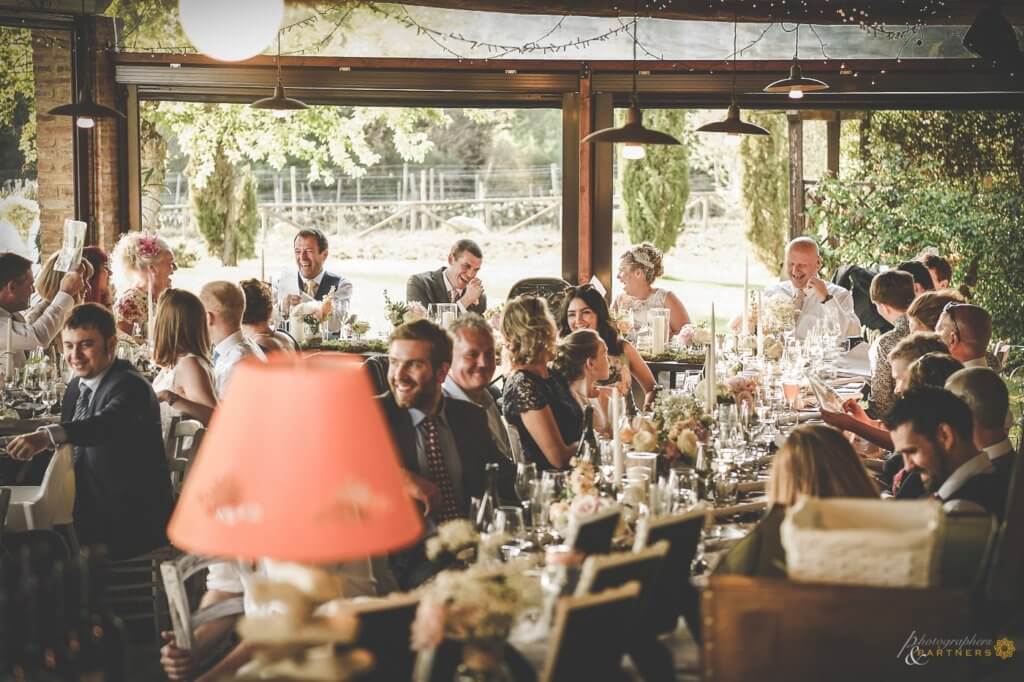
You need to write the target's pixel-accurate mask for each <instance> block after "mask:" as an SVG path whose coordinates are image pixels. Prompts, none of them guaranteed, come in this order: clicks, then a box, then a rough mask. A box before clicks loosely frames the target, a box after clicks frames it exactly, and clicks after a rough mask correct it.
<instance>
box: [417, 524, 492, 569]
mask: <svg viewBox="0 0 1024 682" xmlns="http://www.w3.org/2000/svg"><path fill="white" fill-rule="evenodd" d="M479 543H480V534H479V533H477V532H476V528H474V527H473V523H472V522H471V521H469V520H467V519H453V520H451V521H446V522H444V523H442V524H441V525H440V526H438V528H437V534H436V535H434V536H433V537H431V538H429V539H427V546H426V551H427V558H428V559H430V560H431V561H437V562H439V563H442V564H445V565H447V564H462V565H464V566H468V565H469V564H471V563H473V562H474V561H475V560H476V556H477V545H478V544H479Z"/></svg>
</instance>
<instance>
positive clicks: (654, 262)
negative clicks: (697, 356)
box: [612, 242, 690, 336]
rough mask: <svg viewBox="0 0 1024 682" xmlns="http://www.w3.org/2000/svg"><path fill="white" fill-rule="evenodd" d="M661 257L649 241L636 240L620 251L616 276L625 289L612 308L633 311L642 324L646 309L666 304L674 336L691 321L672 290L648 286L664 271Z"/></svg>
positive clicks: (626, 311) (661, 306)
mask: <svg viewBox="0 0 1024 682" xmlns="http://www.w3.org/2000/svg"><path fill="white" fill-rule="evenodd" d="M661 259H662V255H661V251H660V250H659V249H658V248H657V247H656V246H654V245H653V244H649V243H648V242H644V243H642V244H637V245H636V246H634V247H633V248H631V249H630V250H628V251H626V253H624V254H622V258H621V260H620V261H619V275H618V280H619V281H620V282H621V283H622V287H623V289H624V290H625V291H624V293H622V294H620V295H619V297H618V298H617V299H615V303H614V304H613V305H612V309H613V310H615V311H616V312H619V313H621V314H623V315H626V314H629V313H632V315H633V319H634V320H636V321H637V322H638V323H639V326H643V325H644V324H645V323H646V322H647V311H648V310H650V309H651V308H668V309H669V315H670V316H669V321H668V324H669V327H670V330H671V336H675V335H676V334H678V333H679V330H680V329H682V328H683V325H685V324H689V323H690V314H689V313H687V312H686V308H685V307H684V306H683V303H682V301H680V300H679V299H678V298H677V297H676V295H675V294H673V293H672V292H671V291H669V290H668V289H656V288H654V287H653V286H651V285H652V284H654V280H656V279H657V278H658V277H661V276H662V275H663V274H664V273H665V268H664V267H663V266H662V264H661Z"/></svg>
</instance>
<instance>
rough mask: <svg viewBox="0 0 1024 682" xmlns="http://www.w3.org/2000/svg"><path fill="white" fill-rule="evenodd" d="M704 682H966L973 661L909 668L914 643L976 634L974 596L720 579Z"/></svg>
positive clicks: (706, 625) (708, 623)
mask: <svg viewBox="0 0 1024 682" xmlns="http://www.w3.org/2000/svg"><path fill="white" fill-rule="evenodd" d="M702 611H703V612H702V618H703V621H704V622H703V631H704V641H703V655H702V662H701V663H702V667H703V675H702V679H704V680H706V681H711V680H714V681H715V682H732V681H734V680H735V681H743V682H745V681H747V680H752V679H757V680H759V682H776V681H779V682H790V681H791V680H841V681H845V680H849V681H851V682H853V681H857V682H861V681H862V680H905V679H927V680H929V682H930V681H931V680H963V679H966V677H967V665H968V661H971V660H972V659H971V658H965V657H957V656H943V657H942V658H941V659H940V658H937V657H933V658H931V659H929V661H928V663H927V664H926V665H914V664H913V663H912V662H911V663H910V664H908V662H907V661H908V658H907V655H908V653H909V646H908V640H909V638H910V637H912V636H913V635H914V634H915V633H917V635H918V636H926V637H928V638H951V639H960V638H963V637H965V636H967V635H968V634H969V633H971V632H973V630H972V628H971V621H970V614H969V596H968V592H967V591H965V590H933V589H909V588H908V589H903V588H898V589H897V588H877V587H847V586H835V585H820V584H812V583H798V582H791V581H788V580H778V579H769V578H748V577H745V576H711V578H710V581H709V585H708V589H706V590H705V591H704V594H703V609H702Z"/></svg>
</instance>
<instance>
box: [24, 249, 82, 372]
mask: <svg viewBox="0 0 1024 682" xmlns="http://www.w3.org/2000/svg"><path fill="white" fill-rule="evenodd" d="M59 257H60V252H59V251H58V252H56V253H54V254H52V255H51V256H50V257H49V258H47V259H46V262H45V263H43V267H42V268H41V269H40V270H39V273H38V274H37V275H36V278H35V282H34V285H35V293H34V294H33V296H32V298H33V305H32V307H31V308H30V309H28V310H26V311H25V313H24V314H25V321H26V322H28V323H29V324H32V323H33V322H35V321H36V320H37V319H39V316H40V315H42V314H43V312H44V311H45V310H46V309H47V307H48V306H49V304H50V303H51V302H52V301H53V299H54V298H56V297H57V294H58V293H60V283H61V281H62V280H63V279H64V275H66V274H67V273H65V272H61V271H60V270H58V269H57V268H56V264H57V258H59ZM78 272H80V273H81V274H82V281H83V282H85V288H83V289H82V291H80V292H79V293H78V294H77V295H76V296H75V297H74V299H75V305H78V304H79V303H82V302H83V301H84V300H86V298H87V296H88V294H89V289H88V287H89V280H90V279H91V278H92V276H93V269H92V265H91V264H90V263H89V261H87V260H83V261H82V262H81V263H80V264H79V265H78ZM40 304H44V305H40ZM69 313H70V309H69ZM61 326H63V322H62V323H61ZM46 352H47V355H49V356H51V358H56V357H59V356H60V355H61V353H62V352H63V349H62V347H61V339H60V333H58V334H57V336H56V337H54V339H53V341H51V342H50V345H49V346H48V347H47V349H46Z"/></svg>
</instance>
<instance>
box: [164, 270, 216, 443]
mask: <svg viewBox="0 0 1024 682" xmlns="http://www.w3.org/2000/svg"><path fill="white" fill-rule="evenodd" d="M153 362H155V363H156V364H157V366H159V367H160V373H159V374H158V375H157V376H156V379H154V380H153V390H154V391H156V396H157V398H159V399H160V418H161V421H162V422H163V426H164V436H165V437H166V435H167V429H168V427H169V426H170V423H171V419H172V417H175V416H179V415H180V416H184V417H187V418H190V419H197V420H199V421H200V422H202V424H203V425H204V426H205V425H206V424H208V423H209V421H210V417H211V416H212V415H213V409H214V408H215V407H216V406H217V393H216V389H215V388H214V386H216V384H215V383H214V379H213V366H212V365H211V364H210V333H209V331H208V330H207V327H206V311H205V310H204V309H203V304H202V303H201V302H200V301H199V298H198V297H196V295H195V294H192V293H189V292H187V291H185V290H183V289H168V290H167V291H166V292H164V295H163V296H162V297H161V298H160V303H159V305H157V308H156V319H155V321H154V323H153Z"/></svg>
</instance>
